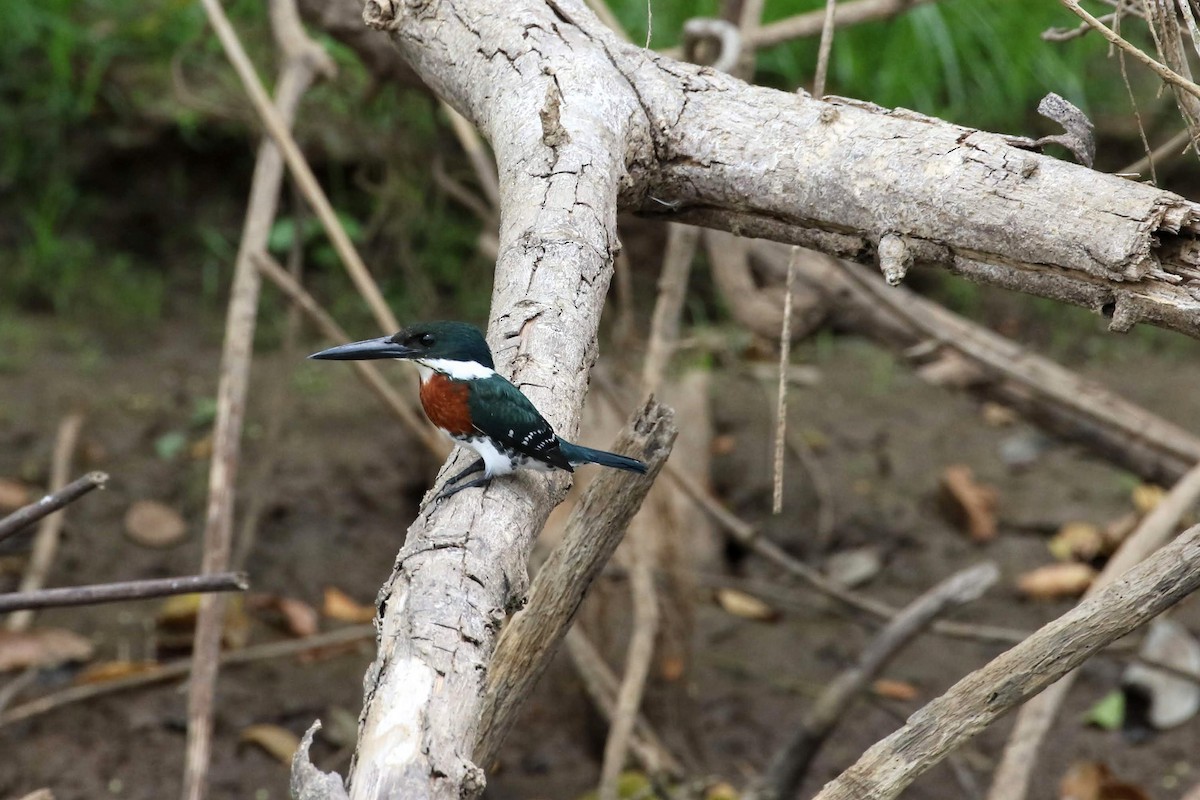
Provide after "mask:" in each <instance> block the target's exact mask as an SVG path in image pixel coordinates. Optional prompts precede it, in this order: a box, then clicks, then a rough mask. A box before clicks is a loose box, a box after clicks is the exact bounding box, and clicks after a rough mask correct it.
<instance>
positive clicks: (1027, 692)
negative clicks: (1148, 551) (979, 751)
mask: <svg viewBox="0 0 1200 800" xmlns="http://www.w3.org/2000/svg"><path fill="white" fill-rule="evenodd" d="M1198 587H1200V525H1198V526H1195V527H1193V528H1190V529H1189V530H1187V531H1186V532H1184V533H1183V534H1181V535H1180V536H1179V537H1178V538H1176V539H1175V541H1173V542H1171V543H1170V544H1168V545H1167V546H1166V547H1163V548H1162V549H1161V550H1159V551H1158V552H1157V553H1155V554H1154V555H1152V556H1150V557H1149V558H1147V559H1146V560H1145V561H1143V562H1141V563H1140V564H1138V565H1137V566H1136V567H1134V568H1133V569H1131V570H1129V571H1128V572H1126V573H1125V574H1124V575H1123V576H1121V578H1119V579H1118V580H1116V581H1115V582H1113V583H1111V584H1109V585H1108V586H1106V587H1105V588H1103V589H1101V590H1100V591H1098V592H1096V593H1095V594H1094V595H1092V596H1091V597H1090V598H1088V599H1086V600H1084V601H1083V602H1082V603H1080V604H1079V605H1077V606H1076V607H1075V608H1073V609H1072V610H1071V611H1068V612H1067V613H1066V614H1064V615H1062V616H1061V617H1059V618H1058V619H1056V620H1054V621H1052V622H1050V623H1048V624H1047V625H1044V626H1043V627H1042V628H1040V629H1038V630H1037V631H1036V632H1035V633H1034V634H1033V635H1032V636H1030V637H1029V638H1028V639H1026V640H1025V641H1023V642H1021V643H1020V644H1019V645H1017V646H1016V647H1014V648H1012V649H1011V650H1008V651H1006V652H1004V653H1002V654H1001V655H999V656H998V657H996V658H994V659H993V660H992V661H990V662H988V664H986V665H985V666H983V667H981V668H980V669H977V670H975V671H974V672H972V673H971V674H969V675H967V676H966V677H965V678H963V679H962V680H960V681H959V682H958V683H956V684H955V685H954V686H952V687H951V688H950V689H949V690H948V691H947V692H946V693H945V694H943V695H942V696H941V697H939V698H937V699H936V700H934V701H932V702H931V703H929V704H927V705H926V706H924V707H923V708H921V709H920V710H919V711H917V712H916V713H915V714H913V715H912V716H911V717H909V718H908V722H907V723H905V725H904V727H902V728H901V729H900V730H898V731H896V732H895V733H893V734H892V735H891V736H888V737H887V738H886V739H883V740H882V741H880V742H878V743H876V744H875V745H874V746H872V747H871V748H870V749H869V750H868V751H867V752H866V753H864V754H863V756H862V757H861V758H860V759H859V760H858V762H857V763H856V764H854V766H852V767H850V768H849V769H848V770H846V771H845V772H843V773H842V774H841V775H839V776H838V777H837V778H835V779H834V780H833V781H831V782H830V783H828V784H826V786H825V788H824V789H822V791H821V792H820V794H818V795H817V797H816V800H888V799H889V798H893V797H896V796H897V795H898V794H900V792H901V791H903V790H904V788H905V787H906V786H908V785H909V784H910V783H912V782H913V781H914V780H915V779H916V778H917V777H918V776H919V775H920V774H922V773H923V772H925V771H926V770H928V769H929V768H930V767H932V766H933V765H935V764H937V763H939V762H940V761H941V760H942V759H943V758H945V757H946V756H947V755H948V754H949V753H950V751H951V750H953V749H955V748H956V747H958V746H959V745H961V744H962V743H964V742H965V741H967V740H968V739H970V738H971V737H973V736H975V735H976V734H977V733H979V732H980V731H982V730H983V729H984V728H986V727H987V726H988V725H990V724H991V723H992V722H994V721H995V720H996V719H997V718H998V717H1000V716H1001V715H1002V714H1004V713H1005V712H1007V711H1009V710H1010V709H1012V708H1013V707H1014V706H1017V705H1019V704H1020V703H1022V702H1024V701H1026V700H1027V699H1029V698H1030V697H1032V696H1033V695H1035V694H1037V693H1038V692H1040V691H1042V690H1043V689H1045V688H1046V687H1047V686H1049V685H1050V684H1051V683H1053V682H1054V681H1056V680H1057V679H1058V678H1060V677H1061V676H1063V675H1065V674H1066V673H1068V672H1070V671H1071V670H1073V669H1074V668H1075V667H1077V666H1079V665H1080V664H1082V663H1083V662H1084V661H1086V660H1087V659H1088V658H1089V657H1090V656H1091V655H1092V654H1094V653H1095V652H1096V651H1098V650H1099V649H1100V648H1102V647H1104V646H1105V645H1106V644H1108V643H1109V642H1111V641H1113V640H1115V639H1117V638H1120V637H1121V636H1124V635H1126V634H1127V633H1129V632H1130V631H1132V630H1134V629H1135V628H1137V627H1139V626H1140V625H1143V624H1145V623H1146V622H1149V621H1150V620H1151V619H1153V618H1154V617H1156V616H1157V615H1158V614H1160V613H1162V612H1163V611H1165V610H1166V609H1167V608H1170V607H1171V606H1172V605H1174V604H1175V603H1177V602H1179V601H1180V600H1182V599H1183V598H1184V597H1186V596H1187V595H1188V594H1190V593H1191V592H1193V591H1195V590H1196V588H1198Z"/></svg>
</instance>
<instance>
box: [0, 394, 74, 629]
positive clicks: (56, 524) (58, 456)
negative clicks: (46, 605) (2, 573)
mask: <svg viewBox="0 0 1200 800" xmlns="http://www.w3.org/2000/svg"><path fill="white" fill-rule="evenodd" d="M82 427H83V414H81V413H79V412H74V413H71V414H68V415H67V416H65V417H63V420H62V422H60V423H59V425H58V435H57V436H56V437H55V440H54V453H53V455H52V456H51V459H50V492H51V494H54V493H56V492H60V491H62V490H63V489H65V488H66V485H67V480H68V478H69V477H70V475H71V460H72V457H73V456H74V454H75V447H76V445H77V444H78V443H79V431H80V429H81V428H82ZM64 514H65V512H60V513H57V514H50V515H49V516H47V517H44V518H43V519H42V523H41V525H39V526H38V531H37V535H36V536H35V537H34V540H33V554H32V555H31V556H30V558H29V567H28V569H26V570H25V575H24V576H23V577H22V578H21V585H20V588H19V589H18V591H20V592H33V591H36V590H38V589H40V588H42V587H43V586H45V585H46V578H47V577H48V576H49V574H50V567H51V565H53V564H54V556H55V554H56V553H58V540H59V538H60V536H61V534H62V526H63V515H64ZM32 622H33V612H32V611H18V612H17V613H15V614H13V615H12V616H11V617H9V618H8V629H9V630H10V631H23V630H25V629H26V628H28V627H29V625H30V624H31V623H32Z"/></svg>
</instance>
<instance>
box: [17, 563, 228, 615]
mask: <svg viewBox="0 0 1200 800" xmlns="http://www.w3.org/2000/svg"><path fill="white" fill-rule="evenodd" d="M249 585H250V584H249V583H247V581H246V573H244V572H222V573H219V574H216V575H192V576H188V577H184V578H153V579H150V580H142V581H122V582H120V583H98V584H94V585H91V586H69V587H66V588H63V589H39V590H37V591H35V592H11V593H9V594H0V614H5V613H8V612H10V611H15V610H17V609H22V608H61V607H63V606H90V605H97V604H99V603H115V602H117V601H119V600H144V599H146V598H148V597H165V596H167V595H173V594H188V593H189V592H244V591H246V589H247V588H249Z"/></svg>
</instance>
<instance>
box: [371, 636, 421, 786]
mask: <svg viewBox="0 0 1200 800" xmlns="http://www.w3.org/2000/svg"><path fill="white" fill-rule="evenodd" d="M390 671H391V672H392V678H391V680H390V681H389V684H388V685H390V686H397V687H403V689H404V691H402V692H396V693H395V694H394V695H393V696H392V697H391V698H390V699H389V701H388V702H386V703H378V704H375V706H374V708H376V709H379V711H380V712H381V713H380V715H379V720H378V722H377V723H376V724H375V725H370V726H367V727H366V728H365V729H364V731H365V732H366V734H367V736H366V737H365V738H364V739H363V740H362V741H361V742H360V743H359V758H367V759H370V762H371V763H374V764H375V765H377V766H380V767H384V768H388V767H397V768H398V767H403V766H404V765H405V764H407V763H408V762H409V761H411V760H412V759H413V757H414V756H416V755H417V754H418V753H419V752H420V748H421V732H422V728H423V727H424V724H425V714H424V711H425V704H426V703H428V702H429V697H430V695H432V694H433V680H434V672H433V669H432V668H431V667H430V666H429V665H428V664H426V663H425V662H424V661H421V660H420V659H417V658H406V659H403V660H400V661H397V662H395V663H393V664H392V666H391V668H390Z"/></svg>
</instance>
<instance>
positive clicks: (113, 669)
mask: <svg viewBox="0 0 1200 800" xmlns="http://www.w3.org/2000/svg"><path fill="white" fill-rule="evenodd" d="M158 668H159V663H158V662H157V661H101V662H100V663H98V664H89V665H88V666H87V667H85V668H84V669H83V670H82V671H81V672H80V673H79V674H78V675H76V676H75V681H74V682H75V684H76V685H82V684H90V683H108V682H109V681H118V680H120V679H121V678H128V677H130V676H133V675H144V674H145V673H147V672H154V671H155V670H156V669H158Z"/></svg>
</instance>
